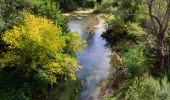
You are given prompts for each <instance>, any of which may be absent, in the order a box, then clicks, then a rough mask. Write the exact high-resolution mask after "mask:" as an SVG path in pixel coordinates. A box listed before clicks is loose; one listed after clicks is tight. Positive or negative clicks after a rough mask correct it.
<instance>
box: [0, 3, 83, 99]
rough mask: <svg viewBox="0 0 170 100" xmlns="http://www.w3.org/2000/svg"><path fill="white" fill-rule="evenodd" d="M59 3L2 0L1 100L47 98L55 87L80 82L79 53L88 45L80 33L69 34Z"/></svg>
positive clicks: (0, 27)
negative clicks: (70, 82)
mask: <svg viewBox="0 0 170 100" xmlns="http://www.w3.org/2000/svg"><path fill="white" fill-rule="evenodd" d="M59 4H60V2H58V1H53V0H32V1H30V0H13V1H11V0H1V1H0V7H1V12H2V13H1V15H0V20H1V22H0V24H1V26H0V33H1V54H0V57H1V58H0V63H1V67H0V84H1V85H0V87H1V88H0V99H2V100H16V99H17V100H30V99H42V98H44V99H45V98H47V97H48V94H49V91H51V90H52V89H53V87H56V86H58V84H60V83H62V82H67V81H74V80H76V75H75V72H76V71H77V70H78V69H79V64H78V63H77V61H76V59H75V54H76V52H78V51H80V50H81V49H82V48H83V47H84V46H85V44H84V42H82V41H81V40H80V39H79V36H78V34H77V33H71V34H70V33H69V29H68V27H67V19H66V18H65V17H64V16H63V15H62V13H61V11H60V8H59V6H60V5H59ZM63 84H64V83H63ZM73 90H74V89H73ZM73 95H75V94H73Z"/></svg>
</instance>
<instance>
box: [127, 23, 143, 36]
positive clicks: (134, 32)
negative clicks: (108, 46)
mask: <svg viewBox="0 0 170 100" xmlns="http://www.w3.org/2000/svg"><path fill="white" fill-rule="evenodd" d="M127 33H128V35H129V36H132V37H134V38H137V37H138V38H139V37H142V36H144V35H145V34H146V32H145V31H144V30H143V28H142V27H141V26H140V25H139V24H138V23H129V24H128V25H127Z"/></svg>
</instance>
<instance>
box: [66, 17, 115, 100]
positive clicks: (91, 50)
mask: <svg viewBox="0 0 170 100" xmlns="http://www.w3.org/2000/svg"><path fill="white" fill-rule="evenodd" d="M97 18H98V17H97V15H88V16H84V17H78V18H76V17H70V18H69V23H68V26H69V29H70V31H71V32H78V33H79V36H80V38H81V39H85V40H86V41H87V47H86V48H85V49H84V50H83V51H82V52H79V53H77V60H78V62H79V63H80V65H81V66H82V68H81V69H80V71H79V72H77V77H78V79H79V80H81V83H82V86H83V90H82V92H81V94H80V98H79V100H98V99H99V93H98V90H97V88H98V86H99V84H100V82H101V81H102V80H104V79H106V78H107V77H108V75H109V73H110V72H111V70H112V68H111V65H110V63H109V62H110V59H111V58H110V56H111V49H110V48H109V47H107V46H106V43H107V42H106V41H105V40H104V39H103V38H102V37H101V34H102V33H103V32H104V31H105V30H106V25H105V24H103V23H100V20H99V23H96V20H97Z"/></svg>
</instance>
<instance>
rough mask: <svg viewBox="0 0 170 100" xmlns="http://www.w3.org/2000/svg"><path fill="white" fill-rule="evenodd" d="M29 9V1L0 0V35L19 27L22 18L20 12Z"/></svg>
mask: <svg viewBox="0 0 170 100" xmlns="http://www.w3.org/2000/svg"><path fill="white" fill-rule="evenodd" d="M29 7H30V2H29V0H12V1H11V0H1V1H0V12H1V13H0V24H1V25H0V33H1V32H4V31H6V30H7V29H11V28H12V26H14V25H15V26H16V25H19V24H20V23H21V22H22V19H23V16H22V13H20V11H22V10H23V9H28V8H29Z"/></svg>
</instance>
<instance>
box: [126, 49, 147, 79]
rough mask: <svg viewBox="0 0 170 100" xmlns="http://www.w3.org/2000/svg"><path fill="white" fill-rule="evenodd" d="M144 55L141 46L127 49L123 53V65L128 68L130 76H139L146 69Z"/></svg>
mask: <svg viewBox="0 0 170 100" xmlns="http://www.w3.org/2000/svg"><path fill="white" fill-rule="evenodd" d="M145 61H146V57H145V54H144V51H143V48H142V47H136V48H132V49H129V50H128V52H127V53H125V57H124V65H125V66H126V67H127V68H128V72H129V76H130V78H134V77H136V76H137V77H140V76H141V75H142V74H143V73H144V71H145V70H146V64H145Z"/></svg>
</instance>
